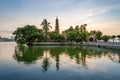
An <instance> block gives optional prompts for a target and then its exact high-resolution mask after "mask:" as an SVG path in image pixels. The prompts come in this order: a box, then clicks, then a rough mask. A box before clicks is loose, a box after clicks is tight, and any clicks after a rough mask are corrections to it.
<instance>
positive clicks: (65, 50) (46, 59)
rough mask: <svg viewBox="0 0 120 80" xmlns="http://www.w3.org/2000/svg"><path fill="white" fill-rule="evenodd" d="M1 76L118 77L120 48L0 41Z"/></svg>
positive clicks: (32, 79) (47, 79) (55, 79)
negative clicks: (31, 44) (28, 44)
mask: <svg viewBox="0 0 120 80" xmlns="http://www.w3.org/2000/svg"><path fill="white" fill-rule="evenodd" d="M0 80H120V51H117V50H110V49H99V48H92V47H88V48H85V47H75V46H74V47H72V46H69V47H68V46H31V47H28V46H17V45H16V44H15V43H14V42H0Z"/></svg>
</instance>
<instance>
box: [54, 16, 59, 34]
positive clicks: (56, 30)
mask: <svg viewBox="0 0 120 80" xmlns="http://www.w3.org/2000/svg"><path fill="white" fill-rule="evenodd" d="M55 32H56V33H59V20H58V17H56V21H55Z"/></svg>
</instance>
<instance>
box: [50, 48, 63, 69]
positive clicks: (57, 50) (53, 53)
mask: <svg viewBox="0 0 120 80" xmlns="http://www.w3.org/2000/svg"><path fill="white" fill-rule="evenodd" d="M63 52H65V48H62V47H56V48H51V49H50V54H51V56H52V57H53V58H55V61H56V68H57V70H59V64H60V63H59V61H60V55H61V53H63Z"/></svg>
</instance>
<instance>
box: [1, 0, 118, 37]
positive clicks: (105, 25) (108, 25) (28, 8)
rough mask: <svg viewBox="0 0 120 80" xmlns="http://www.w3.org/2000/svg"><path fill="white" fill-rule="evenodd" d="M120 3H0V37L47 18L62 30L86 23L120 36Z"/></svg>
mask: <svg viewBox="0 0 120 80" xmlns="http://www.w3.org/2000/svg"><path fill="white" fill-rule="evenodd" d="M119 14H120V0H0V35H1V36H7V37H9V36H11V35H12V34H11V33H12V32H13V31H14V30H16V28H17V27H21V26H24V25H26V24H32V25H33V24H34V25H36V26H37V27H38V28H41V26H40V24H41V22H42V20H43V19H44V18H46V19H47V20H48V21H49V22H50V23H51V25H52V26H53V29H52V30H54V25H55V18H56V16H58V18H59V23H60V30H61V31H62V30H64V29H67V28H69V26H76V25H81V24H84V23H87V24H88V26H87V29H88V30H89V31H90V30H101V31H102V32H103V33H104V34H108V35H113V34H120V26H119V25H120V15H119Z"/></svg>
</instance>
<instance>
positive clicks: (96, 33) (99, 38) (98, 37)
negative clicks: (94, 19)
mask: <svg viewBox="0 0 120 80" xmlns="http://www.w3.org/2000/svg"><path fill="white" fill-rule="evenodd" d="M90 35H94V36H95V39H97V40H101V39H102V32H101V31H96V30H92V31H90Z"/></svg>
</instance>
